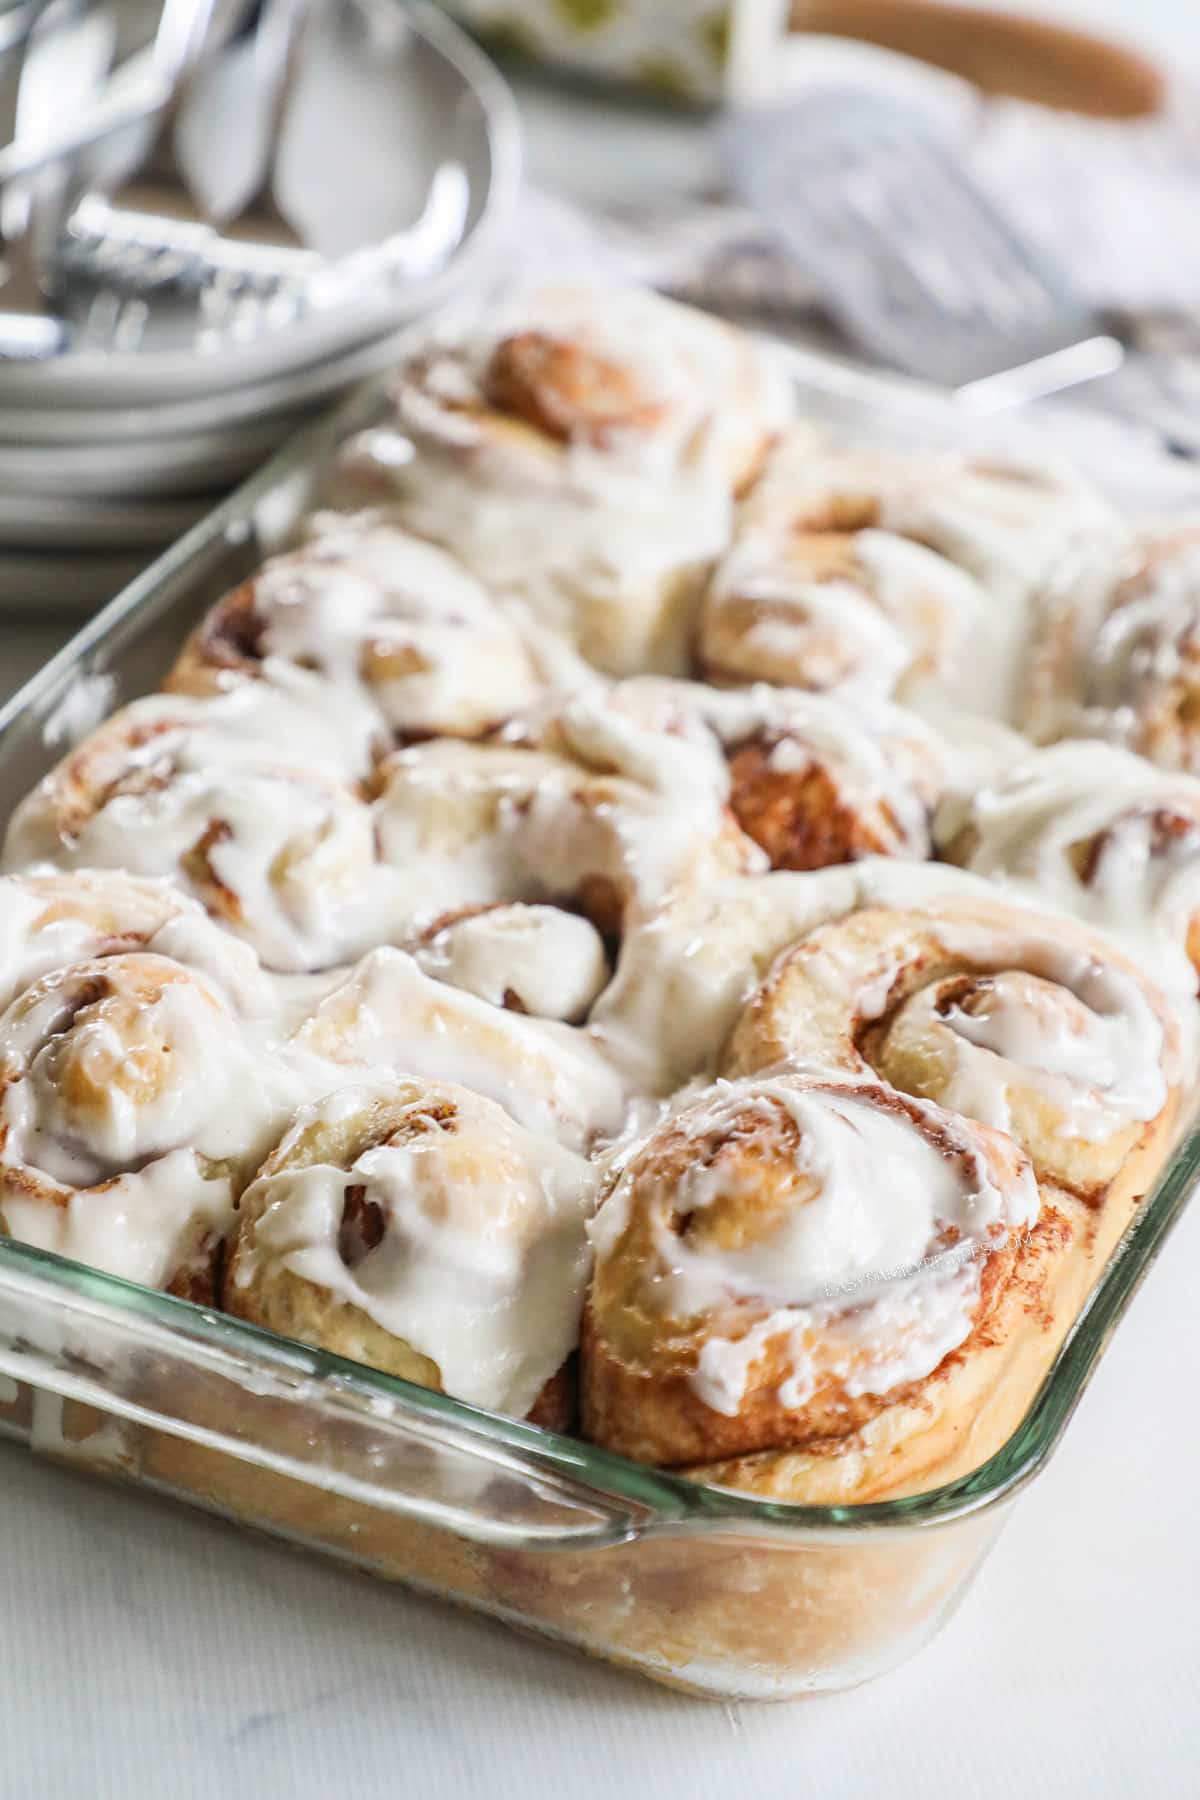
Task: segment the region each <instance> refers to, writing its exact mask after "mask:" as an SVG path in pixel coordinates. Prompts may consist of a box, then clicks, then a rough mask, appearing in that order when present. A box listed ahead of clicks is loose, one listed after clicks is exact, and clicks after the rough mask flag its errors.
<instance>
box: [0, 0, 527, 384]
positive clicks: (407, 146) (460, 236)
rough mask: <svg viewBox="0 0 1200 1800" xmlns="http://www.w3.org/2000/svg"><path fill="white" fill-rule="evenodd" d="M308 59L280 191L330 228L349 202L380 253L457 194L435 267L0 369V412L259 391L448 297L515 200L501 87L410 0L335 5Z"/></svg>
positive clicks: (514, 128) (165, 325)
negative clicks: (285, 317) (238, 318)
mask: <svg viewBox="0 0 1200 1800" xmlns="http://www.w3.org/2000/svg"><path fill="white" fill-rule="evenodd" d="M304 54H305V56H306V59H307V64H306V69H307V74H308V75H310V76H311V81H310V83H309V85H310V87H311V90H312V93H311V101H310V102H309V103H308V111H307V112H306V110H305V104H304V91H305V90H304V82H305V79H306V70H305V69H302V71H301V75H300V76H299V77H298V78H297V90H296V93H295V95H294V103H295V105H296V107H297V108H298V113H297V118H296V122H295V130H294V131H289V130H288V129H287V128H286V126H285V132H284V136H283V138H282V140H281V143H280V149H279V153H278V157H277V161H276V187H277V191H281V186H282V184H283V183H285V181H286V184H287V186H288V187H289V189H290V190H291V192H292V194H293V196H299V197H301V198H303V197H304V196H307V195H311V196H312V198H313V203H314V205H315V204H316V201H317V198H318V197H319V198H320V204H321V206H322V207H323V208H324V210H325V213H326V217H328V214H329V210H330V201H331V199H333V200H334V201H335V202H336V201H337V200H338V198H339V196H343V195H345V196H349V197H348V198H346V199H344V200H343V201H342V204H343V205H344V206H345V207H346V208H347V209H349V208H350V207H351V206H352V207H353V209H354V212H355V215H356V219H357V220H358V221H359V222H360V223H361V222H363V221H366V222H369V224H370V226H371V229H372V230H373V231H374V230H375V229H377V230H378V239H379V241H380V242H381V243H382V242H384V241H386V240H388V239H389V238H390V237H392V236H394V235H395V234H396V233H398V232H402V231H403V230H405V229H406V228H407V227H408V226H409V225H410V224H412V222H414V221H416V220H417V219H419V218H422V216H423V214H424V212H425V209H426V208H427V206H428V205H429V202H430V196H431V195H434V194H437V193H443V192H447V191H449V190H450V189H454V190H455V191H456V192H458V194H459V197H460V200H461V213H458V212H456V214H455V221H454V226H453V237H452V239H450V240H448V242H447V247H446V251H445V254H444V255H441V256H440V262H437V263H432V262H431V265H430V266H429V267H427V268H425V269H423V271H422V272H421V273H420V274H419V275H416V276H414V275H413V274H412V273H411V272H410V273H409V274H408V276H406V278H405V279H404V280H403V281H402V282H401V281H399V280H397V281H395V282H394V283H393V285H392V286H391V287H390V289H389V290H388V291H386V292H384V293H380V294H377V295H376V297H375V298H373V299H372V300H370V301H363V302H362V303H361V304H358V305H352V304H351V303H349V302H345V301H343V302H342V303H340V304H338V305H336V306H331V307H330V308H328V309H327V310H325V311H321V312H317V311H314V312H312V313H310V314H309V315H307V316H306V317H304V318H302V319H301V320H299V321H293V322H292V323H290V324H286V323H282V324H278V325H276V326H274V327H272V326H270V325H263V326H262V328H261V329H259V330H257V331H256V333H255V335H253V336H250V337H243V336H241V335H240V334H239V331H238V329H237V327H236V324H235V323H234V322H231V321H226V322H224V323H223V324H222V326H221V327H220V329H214V328H213V327H212V324H211V322H210V320H209V319H208V318H206V316H205V314H204V310H203V308H202V307H201V306H200V305H198V304H187V305H179V304H174V305H172V306H170V307H166V308H164V309H163V310H162V314H161V317H160V316H159V313H158V311H156V310H155V308H154V307H153V306H152V307H151V312H150V316H149V320H148V323H147V327H146V330H145V332H144V335H143V336H142V338H141V341H140V344H139V347H138V348H136V349H131V350H127V349H121V348H117V349H113V348H110V347H107V346H106V347H105V348H104V349H102V350H95V349H88V348H86V347H85V348H82V349H76V350H68V351H67V352H65V353H64V354H63V355H61V356H57V357H52V358H49V359H48V360H46V361H44V362H36V363H32V362H31V363H17V362H11V363H7V364H5V365H4V366H3V367H0V411H3V412H5V413H7V412H8V409H9V408H12V407H31V406H37V407H48V406H53V405H56V404H58V403H60V402H61V403H64V404H66V405H70V406H73V407H107V406H123V407H133V406H142V405H155V404H161V403H164V402H176V401H183V400H188V399H194V398H197V397H198V396H202V395H212V394H214V393H216V392H218V391H220V390H226V389H235V388H239V387H242V386H243V385H245V384H246V383H262V382H263V381H267V380H273V379H275V378H277V377H279V376H281V375H285V374H287V373H289V372H291V371H294V370H297V369H299V368H301V367H307V366H309V365H311V364H313V363H315V362H318V361H320V360H322V359H326V358H329V357H331V356H334V355H338V354H343V353H345V352H346V351H347V350H350V349H352V348H355V347H357V346H362V345H365V344H367V343H369V342H371V341H372V340H375V339H378V338H380V337H382V336H384V335H386V334H388V333H391V332H394V331H396V330H397V329H398V328H399V326H400V325H401V324H402V323H403V322H404V321H405V320H406V319H411V318H414V317H415V316H417V315H418V314H421V313H424V312H427V311H429V310H430V309H431V308H432V307H433V306H435V305H436V304H438V303H439V302H441V301H442V300H443V299H444V298H445V297H446V294H447V292H448V291H449V289H450V288H451V287H452V286H453V285H455V284H456V283H457V282H458V280H459V279H461V277H462V276H463V274H464V273H465V271H466V268H467V267H468V265H469V263H470V262H471V261H473V260H474V259H475V258H476V257H477V256H478V255H479V253H480V252H481V250H482V249H483V248H484V247H485V244H486V242H487V240H488V239H489V238H490V237H491V236H492V234H493V232H494V231H496V230H497V229H498V227H499V224H500V222H501V220H502V219H503V217H504V216H505V215H506V214H507V212H508V210H509V207H510V205H511V203H512V201H513V199H514V198H515V194H516V187H517V179H518V173H519V165H520V148H519V145H520V138H519V129H518V125H517V118H516V109H515V105H514V103H513V100H512V96H511V94H510V93H509V91H508V88H507V86H506V85H505V83H504V81H503V80H502V78H501V77H500V76H499V75H498V74H497V72H496V71H495V69H494V68H493V67H492V65H491V63H490V62H489V61H488V60H487V58H486V57H485V56H484V55H483V53H482V52H481V51H479V50H477V49H476V47H475V46H474V45H473V44H472V43H471V42H470V40H469V39H468V38H467V37H465V36H464V34H463V33H462V32H461V31H460V30H459V29H458V28H457V27H456V26H455V25H453V24H451V22H450V21H449V19H447V18H445V17H444V16H443V15H442V14H441V13H439V12H438V11H437V10H436V9H435V8H433V7H429V6H427V5H425V4H422V3H421V0H404V4H399V3H398V0H331V4H330V6H329V7H328V8H325V9H322V11H321V14H320V30H319V31H318V32H317V34H316V35H315V37H311V38H306V40H305V52H304ZM302 114H303V115H304V116H301V115H302ZM295 204H296V202H295V200H293V205H295ZM439 241H440V240H439ZM439 254H440V252H439Z"/></svg>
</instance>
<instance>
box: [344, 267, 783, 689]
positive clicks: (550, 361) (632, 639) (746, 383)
mask: <svg viewBox="0 0 1200 1800" xmlns="http://www.w3.org/2000/svg"><path fill="white" fill-rule="evenodd" d="M393 397H394V401H395V406H396V418H397V425H398V427H399V431H398V432H397V431H391V430H386V429H385V430H382V431H375V432H369V433H367V434H365V435H364V436H362V437H360V438H359V439H357V440H354V441H353V442H352V443H351V444H350V445H349V446H348V448H347V451H346V453H345V456H344V458H343V463H342V466H341V469H340V472H339V476H338V479H337V482H336V484H335V490H334V497H335V498H336V499H337V500H338V502H339V503H348V504H350V505H358V506H361V505H364V504H366V505H383V506H386V507H388V509H389V510H391V511H392V512H393V513H394V514H395V516H397V517H398V518H399V519H400V520H401V521H402V522H403V523H404V524H406V525H407V526H409V527H410V528H411V529H413V530H415V531H417V532H418V533H419V534H420V535H421V536H422V537H428V538H431V539H433V540H434V541H435V542H439V543H444V544H446V545H447V546H448V547H449V548H450V549H452V550H453V551H454V552H455V553H456V554H457V555H458V556H460V557H461V558H462V559H463V561H464V562H465V563H467V565H468V566H469V567H471V568H472V569H474V570H475V571H476V572H477V573H478V574H479V575H480V576H481V578H482V579H483V580H485V581H486V582H488V584H489V585H490V586H492V587H495V588H499V589H501V590H504V591H506V592H510V593H515V594H519V595H521V596H522V597H523V598H524V599H525V600H526V601H527V603H528V604H529V605H530V607H531V608H532V610H533V612H534V614H535V616H536V617H537V618H538V619H539V621H540V622H541V623H542V624H543V625H549V626H550V627H552V628H554V629H557V630H560V631H561V632H563V634H564V635H566V636H568V637H570V638H571V639H572V640H573V641H574V642H576V643H577V644H578V645H579V647H580V648H581V649H582V651H583V653H584V655H585V656H586V657H588V658H589V660H591V661H592V662H593V663H595V664H596V665H597V666H598V667H600V668H603V669H606V670H610V671H612V672H615V673H626V672H629V671H633V670H637V669H642V668H661V669H674V670H679V669H681V668H682V666H683V661H684V656H685V640H686V635H687V631H688V626H689V613H690V609H691V606H692V604H693V602H694V598H695V595H696V591H697V582H698V575H699V572H701V571H702V570H703V569H704V568H705V566H706V565H707V564H708V563H709V562H710V561H711V560H712V558H713V557H714V556H716V555H717V554H718V552H719V551H720V550H721V549H722V548H723V546H724V544H725V542H726V541H727V538H728V535H729V527H730V516H731V506H732V500H733V496H734V493H735V491H736V490H737V489H738V488H739V487H740V486H742V485H743V484H744V483H745V482H746V481H747V480H748V479H749V478H750V476H751V475H752V474H753V472H754V470H755V469H756V467H757V466H758V463H759V461H760V460H761V457H762V454H763V451H764V449H765V446H766V444H767V442H768V440H769V438H770V435H771V434H772V433H773V432H774V431H775V430H776V429H777V428H778V427H779V425H780V424H781V423H782V422H783V420H784V419H785V418H786V416H787V414H788V412H789V410H790V396H789V394H788V391H787V382H786V377H785V376H784V374H783V371H782V369H781V367H780V366H779V365H778V364H777V362H776V360H775V358H774V357H773V355H771V354H770V353H769V352H768V351H766V350H764V349H763V348H762V347H761V346H759V345H757V344H756V343H755V342H754V341H753V340H752V339H751V338H749V337H747V336H745V335H744V334H742V333H741V332H739V331H737V330H735V329H733V328H732V327H730V326H727V325H724V324H721V323H720V322H718V321H716V320H714V319H711V318H706V317H704V316H703V315H702V314H699V313H694V312H691V311H689V310H688V309H687V308H684V307H679V306H676V305H674V304H673V303H672V302H670V301H668V300H663V299H660V298H659V297H657V296H655V295H652V294H648V293H640V292H635V291H633V290H624V289H615V288H614V289H605V290H583V289H579V290H576V289H565V288H555V289H549V290H546V291H544V292H541V293H536V294H533V295H528V296H524V297H521V298H518V299H517V300H515V301H514V302H513V303H511V304H510V305H509V306H507V307H505V308H503V309H502V310H501V311H500V312H499V313H498V314H497V315H495V316H493V317H491V318H489V319H488V320H486V321H482V322H480V323H479V324H477V325H476V326H475V327H474V328H468V329H466V330H464V331H463V332H461V333H459V334H458V335H456V336H455V337H445V338H443V339H441V340H435V341H433V342H432V343H430V344H429V345H428V346H426V347H425V348H424V349H422V350H420V351H419V352H418V353H417V355H416V356H415V357H414V358H413V359H412V360H411V361H410V362H409V363H408V365H407V366H406V367H404V368H403V369H402V370H401V371H400V374H399V376H398V377H397V379H396V381H395V383H394V386H393ZM401 433H403V436H401V435H400V434H401Z"/></svg>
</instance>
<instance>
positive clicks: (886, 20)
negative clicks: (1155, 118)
mask: <svg viewBox="0 0 1200 1800" xmlns="http://www.w3.org/2000/svg"><path fill="white" fill-rule="evenodd" d="M790 19H791V28H792V30H793V31H818V32H826V33H829V34H830V35H831V36H834V37H844V38H858V39H860V40H863V41H865V42H867V43H871V44H879V45H881V46H882V47H883V48H884V49H887V50H897V51H900V52H901V53H902V54H903V55H905V56H915V57H918V58H919V59H920V60H921V61H922V62H927V63H933V64H934V65H935V66H936V67H937V68H939V69H948V70H949V71H950V73H951V74H954V75H961V76H963V77H965V79H966V80H968V81H972V82H974V83H975V85H976V87H979V88H982V89H983V91H984V92H985V93H988V94H1012V95H1015V96H1016V97H1017V98H1018V99H1021V100H1035V101H1039V102H1040V103H1041V104H1042V105H1043V106H1057V107H1061V108H1064V109H1065V110H1066V111H1068V112H1080V113H1091V114H1093V115H1095V116H1097V117H1103V118H1114V119H1118V118H1120V119H1128V118H1137V117H1141V116H1144V115H1145V114H1147V113H1155V112H1158V111H1160V109H1161V107H1162V103H1163V93H1164V87H1165V83H1164V81H1163V77H1162V74H1161V72H1160V71H1159V70H1158V69H1157V68H1156V67H1155V66H1154V64H1153V63H1152V62H1150V61H1149V60H1148V59H1147V58H1146V57H1143V56H1139V55H1138V54H1137V53H1136V52H1135V51H1133V50H1126V49H1124V48H1122V46H1121V45H1119V44H1113V43H1109V42H1108V41H1107V40H1106V39H1104V38H1098V37H1092V36H1091V35H1090V34H1089V33H1087V32H1083V31H1073V30H1071V29H1070V28H1069V27H1067V26H1063V25H1050V24H1046V23H1044V22H1043V21H1042V20H1040V19H1029V18H1022V17H1021V16H1020V15H1019V14H1013V13H1004V12H988V11H979V10H977V9H976V8H975V7H969V6H954V5H948V4H943V3H942V0H791V10H790Z"/></svg>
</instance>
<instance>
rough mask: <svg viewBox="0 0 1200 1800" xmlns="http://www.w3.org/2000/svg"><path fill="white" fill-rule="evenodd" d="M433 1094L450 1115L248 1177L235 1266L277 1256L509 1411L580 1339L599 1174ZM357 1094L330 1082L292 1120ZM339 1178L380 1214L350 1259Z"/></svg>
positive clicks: (308, 1120) (463, 1101) (338, 1108)
mask: <svg viewBox="0 0 1200 1800" xmlns="http://www.w3.org/2000/svg"><path fill="white" fill-rule="evenodd" d="M380 1091H381V1093H382V1094H383V1095H384V1096H385V1097H386V1095H387V1090H386V1089H384V1090H380ZM445 1092H447V1093H452V1094H453V1095H454V1101H455V1116H454V1118H453V1119H452V1120H451V1121H450V1122H449V1123H439V1122H437V1121H435V1120H430V1121H427V1125H428V1128H427V1129H426V1130H424V1131H422V1132H421V1133H419V1134H417V1135H414V1136H412V1137H411V1138H408V1139H406V1140H404V1141H396V1142H393V1141H389V1142H385V1143H383V1144H380V1145H377V1146H373V1147H371V1148H368V1149H365V1150H363V1151H362V1152H361V1153H360V1154H359V1155H358V1156H357V1157H355V1159H354V1161H353V1162H352V1163H351V1164H350V1166H349V1168H347V1169H342V1168H339V1167H337V1166H335V1165H332V1164H329V1163H317V1164H314V1165H312V1166H310V1167H307V1168H301V1169H288V1168H283V1169H281V1170H279V1171H278V1172H276V1173H274V1174H270V1175H265V1176H263V1177H261V1178H260V1179H259V1180H258V1181H257V1182H255V1183H254V1184H253V1186H252V1187H251V1188H250V1189H249V1191H248V1193H247V1195H246V1197H245V1201H244V1206H245V1208H246V1209H247V1211H248V1212H250V1213H251V1214H252V1215H253V1213H255V1212H256V1211H257V1210H258V1208H260V1207H261V1208H262V1209H263V1210H262V1213H261V1216H259V1217H258V1220H257V1223H256V1226H255V1228H254V1234H253V1239H252V1245H251V1250H250V1256H249V1259H248V1262H247V1264H246V1266H245V1267H244V1268H242V1269H240V1270H239V1279H240V1280H242V1281H243V1282H249V1281H252V1280H254V1279H255V1278H257V1277H260V1276H262V1274H263V1273H264V1270H265V1268H266V1267H267V1266H268V1265H270V1264H279V1265H282V1266H283V1267H285V1268H287V1269H289V1270H291V1271H292V1272H293V1273H294V1274H296V1275H299V1276H302V1277H303V1278H304V1279H306V1280H308V1281H312V1282H314V1283H316V1285H317V1286H319V1287H321V1288H323V1289H324V1290H325V1291H327V1292H329V1293H332V1294H335V1295H337V1296H338V1297H339V1298H340V1299H342V1300H344V1301H347V1302H348V1303H350V1304H351V1305H354V1306H356V1307H358V1308H360V1309H361V1310H362V1311H363V1312H365V1313H367V1314H368V1315H369V1317H370V1318H372V1319H373V1320H374V1321H375V1323H376V1324H378V1325H379V1326H381V1327H382V1329H383V1330H385V1331H387V1332H390V1333H391V1334H392V1335H393V1336H395V1337H398V1338H402V1339H403V1340H404V1341H405V1342H406V1343H409V1344H411V1345H412V1346H413V1347H414V1348H415V1349H417V1350H419V1351H420V1352H421V1353H422V1354H423V1355H424V1356H427V1357H429V1358H430V1359H431V1360H432V1361H433V1362H435V1363H436V1364H437V1367H438V1370H439V1373H440V1375H441V1380H442V1385H443V1386H444V1388H445V1389H446V1391H447V1392H448V1393H451V1394H454V1395H456V1396H457V1397H458V1398H459V1399H462V1400H467V1401H470V1402H471V1403H472V1404H473V1405H476V1406H489V1407H494V1408H497V1409H498V1410H500V1411H503V1412H511V1413H515V1414H517V1415H518V1416H521V1415H523V1414H525V1413H527V1412H528V1411H529V1408H530V1407H531V1406H532V1404H533V1402H534V1400H535V1399H536V1398H537V1395H538V1393H539V1391H540V1390H541V1388H542V1387H543V1385H544V1384H545V1382H546V1381H547V1380H548V1379H549V1378H550V1376H552V1375H553V1374H554V1373H555V1372H556V1370H557V1369H559V1368H560V1367H561V1365H562V1363H563V1362H564V1361H565V1359H566V1357H567V1355H568V1353H569V1352H570V1350H571V1349H572V1347H573V1346H574V1344H575V1342H576V1341H577V1338H578V1327H579V1314H580V1310H581V1308H582V1304H583V1290H584V1285H585V1283H586V1280H587V1274H588V1267H589V1256H588V1248H587V1238H586V1234H585V1231H584V1221H585V1219H586V1216H587V1214H588V1213H589V1212H590V1210H591V1208H592V1206H593V1204H594V1201H595V1192H596V1185H597V1179H598V1178H597V1172H596V1170H595V1168H594V1167H593V1166H592V1165H590V1164H589V1163H588V1162H586V1161H585V1160H584V1159H583V1158H582V1157H580V1156H577V1155H576V1154H574V1153H573V1152H572V1151H570V1150H567V1149H564V1148H563V1147H562V1146H560V1145H558V1144H555V1143H554V1142H552V1141H551V1140H549V1139H547V1138H543V1137H534V1136H533V1135H532V1134H530V1133H528V1132H526V1131H523V1130H522V1129H521V1128H520V1127H519V1126H517V1125H515V1124H514V1123H513V1122H512V1121H511V1120H510V1119H507V1118H506V1117H505V1115H504V1114H503V1113H502V1112H501V1111H500V1110H499V1108H497V1107H494V1106H492V1105H490V1104H489V1103H488V1102H487V1101H484V1100H481V1099H479V1098H478V1097H477V1096H476V1095H473V1094H470V1093H468V1092H467V1091H466V1090H464V1089H447V1090H445ZM364 1093H365V1090H361V1089H350V1090H347V1091H346V1092H345V1093H342V1094H335V1095H334V1096H332V1097H331V1098H330V1099H329V1100H327V1101H324V1102H322V1104H321V1105H320V1106H319V1107H317V1108H316V1109H315V1110H314V1111H312V1112H310V1113H307V1114H305V1115H304V1116H303V1118H302V1121H301V1129H304V1130H307V1129H311V1127H312V1126H313V1125H314V1124H316V1125H318V1126H319V1125H320V1124H321V1123H322V1122H324V1121H326V1120H327V1119H328V1118H330V1117H331V1116H332V1117H335V1118H341V1117H344V1116H345V1114H346V1109H347V1107H349V1108H351V1109H353V1107H354V1106H355V1105H356V1104H358V1103H360V1102H361V1101H362V1100H363V1097H364ZM350 1187H354V1188H361V1189H363V1190H364V1191H365V1197H366V1199H367V1201H368V1202H369V1203H370V1204H372V1205H373V1206H375V1207H377V1208H378V1209H379V1210H380V1212H381V1214H382V1217H383V1219H384V1232H383V1236H382V1239H381V1241H380V1242H379V1244H378V1245H376V1246H375V1247H374V1248H372V1249H370V1250H369V1251H368V1252H367V1254H366V1255H365V1256H364V1257H363V1258H362V1259H361V1260H360V1261H359V1262H357V1263H356V1264H355V1266H354V1267H353V1268H350V1267H348V1266H347V1264H346V1262H345V1260H344V1259H343V1257H342V1256H341V1255H340V1253H339V1250H338V1234H339V1230H340V1226H341V1221H342V1213H343V1208H344V1205H345V1197H346V1191H347V1189H348V1188H350Z"/></svg>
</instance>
